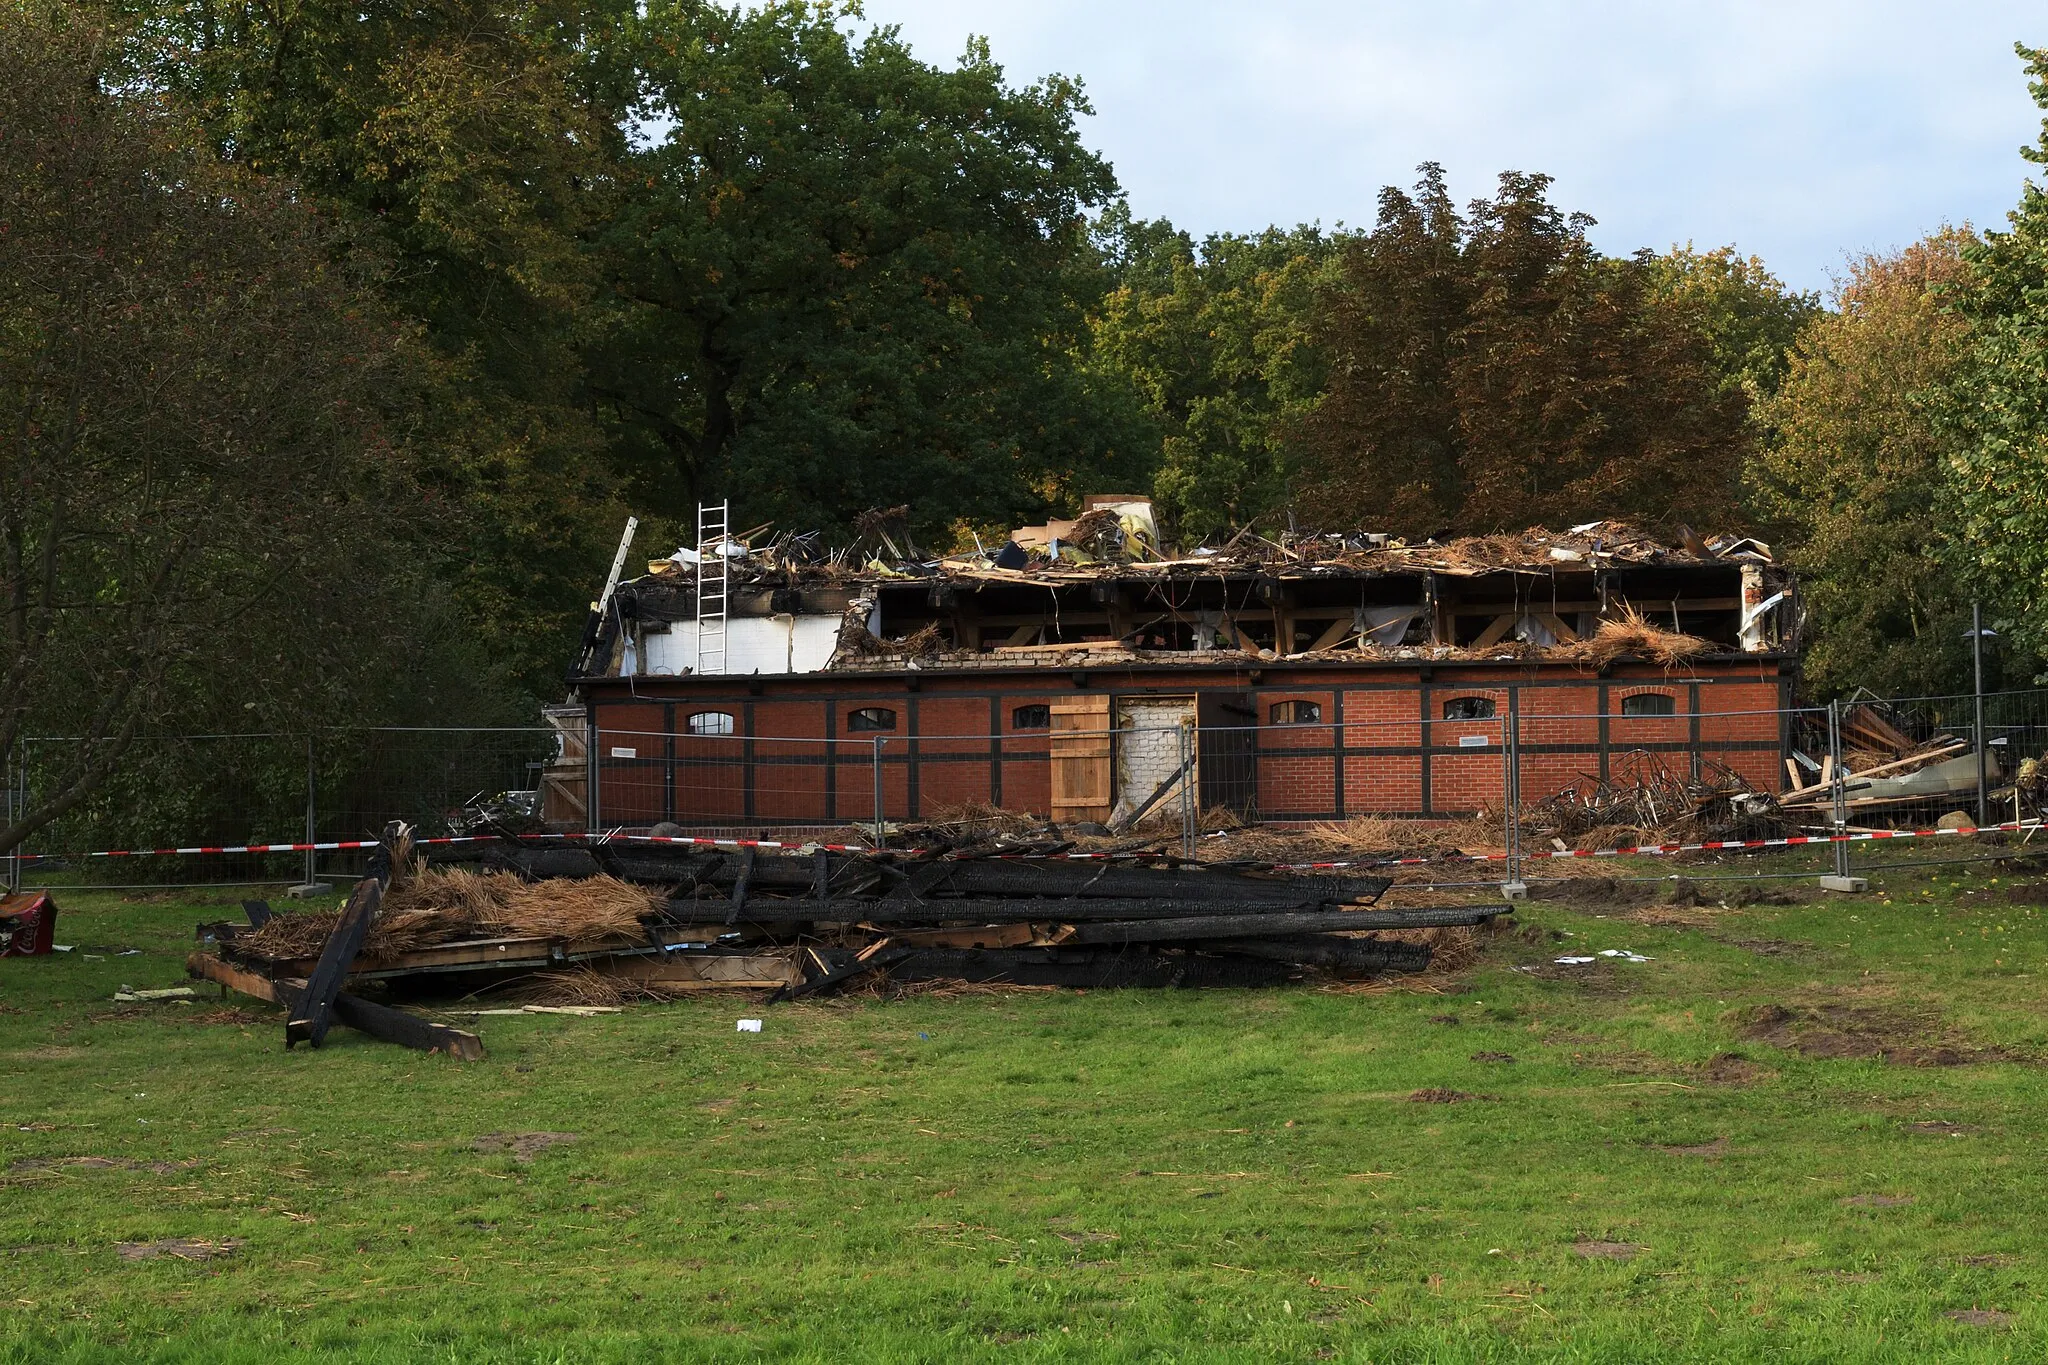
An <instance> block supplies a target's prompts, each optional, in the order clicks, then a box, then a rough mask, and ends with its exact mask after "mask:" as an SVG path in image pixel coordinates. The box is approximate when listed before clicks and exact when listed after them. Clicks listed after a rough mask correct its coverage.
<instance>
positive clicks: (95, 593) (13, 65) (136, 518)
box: [0, 9, 489, 850]
mask: <svg viewBox="0 0 2048 1365" xmlns="http://www.w3.org/2000/svg"><path fill="white" fill-rule="evenodd" d="M110 41H111V39H110V37H109V35H108V34H107V33H106V32H105V31H104V30H103V29H101V28H100V27H98V26H97V25H95V24H93V23H91V22H90V21H88V20H87V19H85V18H84V17H82V16H79V15H76V14H72V13H68V12H66V11H62V10H56V9H51V10H45V11H40V12H34V13H21V12H16V13H14V14H11V15H9V16H8V20H7V22H4V23H0V66H4V67H5V69H6V70H8V71H9V72H11V73H14V75H15V77H16V78H15V79H12V80H10V81H7V82H5V83H4V84H0V433H4V434H0V486H4V488H5V489H6V494H5V497H4V499H0V602H4V605H5V626H4V629H5V632H6V636H5V638H6V651H5V665H4V668H0V752H10V753H11V752H12V751H13V746H14V743H15V741H16V740H17V739H18V738H20V737H22V736H23V735H25V734H29V733H32V732H33V733H37V734H43V735H51V734H56V735H66V736H75V737H76V739H77V741H78V742H77V743H75V744H74V745H72V746H71V747H70V749H69V750H68V753H69V758H68V759H67V762H66V765H65V767H64V768H63V769H62V770H61V771H60V772H59V773H57V774H56V775H55V776H54V777H53V778H51V779H50V781H49V782H48V783H46V784H45V786H44V787H43V789H41V790H39V791H38V792H37V793H36V795H35V800H34V801H33V802H32V803H31V805H30V806H29V808H28V809H27V810H26V811H23V812H17V813H16V815H15V818H14V820H13V823H12V825H11V827H10V828H7V829H5V830H0V850H5V849H7V848H10V847H12V846H14V845H15V844H16V843H18V842H19V841H20V840H21V839H22V838H23V837H25V836H26V835H27V834H29V833H32V832H33V831H34V830H35V829H36V828H38V827H40V825H42V824H43V823H45V822H47V821H48V820H50V819H52V818H55V817H56V816H57V815H60V814H61V813H62V812H63V811H64V810H65V809H67V808H68V807H69V806H71V805H73V804H75V803H76V802H78V801H80V800H83V799H84V798H85V797H86V796H88V795H89V794H90V793H91V791H92V790H93V789H94V788H95V787H96V786H97V785H98V784H99V783H100V782H102V781H103V780H105V778H106V777H107V775H108V774H109V773H110V772H111V771H113V769H114V768H115V767H116V766H117V765H118V764H119V763H120V761H121V759H122V756H123V755H124V753H125V752H126V751H127V749H128V747H129V745H130V744H131V742H132V741H133V740H134V738H135V737H136V735H137V734H138V733H141V732H144V731H149V730H155V729H160V728H162V727H164V726H166V725H167V724H183V725H186V726H190V727H199V726H207V725H214V726H217V725H219V724H221V723H223V722H224V721H225V722H231V723H233V724H234V725H236V726H237V727H238V728H247V727H249V725H250V723H251V722H252V721H253V722H255V724H257V725H259V726H260V725H265V724H269V725H284V726H295V725H303V724H306V723H308V722H310V721H312V720H315V719H320V720H333V719H350V718H359V717H362V716H364V715H367V714H375V715H376V716H377V718H379V719H387V720H392V719H406V718H418V719H424V718H426V717H427V716H429V715H432V714H433V713H435V712H437V711H440V712H444V713H447V712H453V713H457V714H463V713H466V714H469V715H479V714H480V707H482V706H484V705H486V704H487V703H485V702H484V701H483V700H482V698H481V694H482V693H484V692H487V691H488V687H487V685H486V683H485V681H484V679H485V678H487V676H488V672H489V670H488V668H485V669H483V670H478V669H477V668H476V661H475V660H474V659H470V658H457V657H456V655H457V654H458V653H459V651H460V647H461V644H462V642H463V641H464V640H465V639H467V638H468V637H467V636H466V635H453V636H451V635H449V634H447V633H446V632H445V631H443V630H442V629H441V627H442V626H443V624H444V622H443V621H442V619H441V618H440V617H439V615H438V613H437V611H436V608H435V607H434V605H433V603H432V598H431V596H429V597H428V604H427V605H426V606H425V607H424V608H421V607H419V606H418V605H417V603H418V601H419V598H420V596H421V594H422V590H423V589H427V588H429V587H430V580H429V576H428V574H427V573H426V572H425V571H424V565H425V564H427V563H429V562H431V550H430V548H429V547H430V544H431V539H432V536H433V534H434V524H433V519H432V517H431V516H430V515H429V514H428V513H427V512H426V511H425V510H424V509H423V507H422V504H421V501H420V499H419V497H418V491H417V489H418V485H417V483H416V482H415V479H414V474H415V470H414V466H413V461H412V457H411V452H410V448H409V445H408V442H407V440H406V436H405V431H404V417H405V414H406V412H407V411H408V407H409V404H408V397H407V395H408V391H409V389H410V380H409V379H408V377H407V370H408V365H409V362H410V359H411V357H412V355H413V354H414V352H415V338H414V335H413V333H412V331H411V329H410V328H408V327H407V326H406V325H405V324H404V322H403V321H402V319H399V318H397V317H395V316H393V315H392V314H391V313H389V312H388V311H387V310H386V309H385V308H384V306H383V304H382V302H381V300H380V297H379V292H378V286H379V283H380V278H379V273H378V269H379V268H378V262H377V261H376V260H375V258H374V257H372V256H368V255H366V254H365V253H363V252H362V251H361V250H360V249H359V248H358V246H357V244H356V243H354V242H353V241H352V240H351V239H350V236H349V233H348V231H347V230H346V228H345V226H344V225H343V224H342V223H340V222H338V221H337V220H336V219H335V218H334V217H333V216H332V215H330V214H329V213H327V212H326V211H325V210H323V209H322V208H321V207H320V206H319V205H318V204H317V203H311V202H307V201H306V200H303V199H301V198H298V197H296V196H294V195H291V194H289V193H286V192H283V191H282V190H281V189H280V187H278V186H276V185H274V184H271V183H269V182H266V181H265V180H263V179H261V178H260V177H256V176H254V175H251V174H249V173H247V172H246V171H245V170H244V169H242V168H241V167H239V166H237V165H235V164H234V163H230V162H222V161H220V160H218V159H216V158H214V157H212V156H211V155H209V154H208V153H207V152H206V150H205V149H204V148H203V146H201V145H199V139H197V138H196V137H195V136H194V133H193V130H192V129H191V127H190V126H189V125H188V124H187V123H186V122H185V120H184V118H183V117H182V115H181V112H180V111H179V110H178V109H177V108H176V107H175V106H172V105H169V104H167V103H166V102H164V101H162V100H160V99H155V98H151V97H147V96H139V95H116V94H111V93H109V92H108V91H106V90H105V89H104V88H103V87H102V85H101V82H100V73H101V71H102V70H103V68H104V63H105V60H106V55H107V50H108V45H109V43H110ZM396 659H405V660H406V665H405V667H406V672H405V675H404V676H403V678H400V677H398V676H396V675H394V673H393V662H394V660H396ZM229 689H232V691H230V690H229ZM229 708H232V709H231V710H230V709H229Z"/></svg>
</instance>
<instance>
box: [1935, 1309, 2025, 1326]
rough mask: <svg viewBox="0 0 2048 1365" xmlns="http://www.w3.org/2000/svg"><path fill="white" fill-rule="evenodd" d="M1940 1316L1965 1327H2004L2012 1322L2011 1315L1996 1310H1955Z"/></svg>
mask: <svg viewBox="0 0 2048 1365" xmlns="http://www.w3.org/2000/svg"><path fill="white" fill-rule="evenodd" d="M1942 1316H1943V1317H1945V1318H1947V1319H1948V1320H1949V1321H1950V1322H1960V1323H1962V1324H1963V1325H1964V1326H1965V1327H2004V1326H2006V1325H2008V1324H2009V1323H2011V1322H2012V1314H2010V1313H2003V1312H2000V1311H1999V1310H1998V1309H1996V1308H1957V1309H1954V1310H1953V1311H1951V1312H1947V1313H1943V1314H1942Z"/></svg>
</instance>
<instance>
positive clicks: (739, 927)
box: [188, 838, 1509, 1056]
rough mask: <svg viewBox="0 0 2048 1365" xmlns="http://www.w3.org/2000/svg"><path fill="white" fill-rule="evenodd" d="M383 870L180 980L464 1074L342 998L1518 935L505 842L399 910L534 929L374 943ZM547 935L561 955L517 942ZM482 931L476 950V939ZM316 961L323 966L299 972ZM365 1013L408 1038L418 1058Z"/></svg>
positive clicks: (1294, 896)
mask: <svg viewBox="0 0 2048 1365" xmlns="http://www.w3.org/2000/svg"><path fill="white" fill-rule="evenodd" d="M373 864H374V865H373V869H372V875H370V876H368V877H366V878H365V879H364V881H363V882H362V883H360V884H359V885H358V887H357V889H356V892H355V894H354V895H352V896H351V898H350V901H349V903H348V906H347V907H346V908H345V909H344V910H343V911H342V912H341V914H340V915H338V916H334V917H332V923H331V925H330V924H329V923H328V922H327V918H326V917H320V918H318V919H317V920H316V917H315V916H314V915H312V914H309V913H302V914H300V915H282V914H275V913H273V912H272V911H271V910H270V908H269V907H268V906H267V905H264V904H263V903H262V902H249V903H248V904H247V909H248V914H249V920H250V923H249V924H247V925H236V924H210V925H202V926H201V928H200V932H201V935H202V937H203V938H206V939H208V940H210V944H211V947H210V951H206V952H201V953H195V954H194V955H193V957H192V958H191V959H190V961H189V963H188V966H189V967H190V969H191V971H192V972H193V974H194V975H196V976H201V977H205V978H207V979H210V980H214V981H218V982H221V983H222V984H223V985H226V986H229V987H232V988H234V989H237V990H241V991H244V992H245V993H248V994H253V995H258V996H261V997H263V998H266V999H274V1000H277V1001H279V1002H280V1003H284V1004H286V1005H287V1006H288V1013H290V1014H291V1016H292V1018H291V1020H290V1022H289V1025H288V1030H287V1039H288V1042H295V1041H300V1040H304V1041H308V1042H312V1043H314V1044H315V1045H316V1046H317V1045H318V1043H319V1041H320V1038H321V1037H322V1036H324V1033H325V1029H326V1023H327V1020H328V1019H330V1018H334V1019H338V1020H339V1021H340V1022H342V1023H345V1024H349V1025H351V1026H353V1027H356V1028H359V1029H363V1030H364V1031H367V1032H371V1033H373V1034H376V1035H377V1036H381V1037H386V1038H389V1039H390V1040H391V1041H397V1042H402V1043H408V1044H410V1045H413V1046H421V1047H428V1048H434V1049H438V1050H444V1051H449V1052H451V1053H453V1054H455V1055H458V1056H470V1055H481V1051H482V1046H481V1042H480V1040H477V1039H475V1038H474V1036H473V1035H469V1034H458V1031H456V1030H446V1029H442V1030H440V1032H439V1033H435V1034H431V1035H429V1034H425V1033H421V1032H420V1031H419V1030H420V1029H428V1028H438V1026H430V1025H426V1024H425V1023H424V1021H420V1020H418V1019H416V1018H415V1017H414V1016H411V1015H408V1014H405V1013H404V1012H402V1011H397V1010H391V1009H389V1008H388V1007H385V1006H382V1005H377V1004H374V1003H372V1002H370V1001H368V1000H365V999H362V998H361V997H359V996H352V995H350V994H348V992H347V991H346V990H344V987H348V988H361V987H366V986H371V985H372V984H373V983H375V984H377V985H379V986H380V987H381V988H382V989H385V990H392V991H396V990H401V989H402V990H405V991H406V992H407V993H408V994H417V995H426V994H439V995H442V996H446V995H448V994H451V993H452V994H473V993H475V992H477V991H479V990H490V989H496V988H515V989H516V988H518V987H520V986H521V985H522V984H525V983H530V982H532V981H533V980H534V979H535V978H536V977H537V976H544V975H549V974H560V973H565V972H579V973H586V974H590V975H594V976H596V977H600V978H604V979H606V980H608V981H612V982H616V983H617V984H618V985H619V987H620V989H621V995H622V997H623V998H632V997H634V996H642V997H654V998H660V997H663V996H669V995H675V994H684V993H690V992H695V991H701V990H741V991H760V990H770V991H772V992H773V995H772V996H771V1000H786V999H797V998H801V997H804V996H809V995H816V994H822V993H829V992H832V991H836V990H841V989H844V988H846V987H848V986H851V985H855V984H871V983H874V982H877V981H881V980H888V981H896V982H930V981H966V982H997V983H1010V984H1014V985H1028V986H1070V987H1079V988H1101V987H1110V986H1149V987H1165V986H1186V987H1193V986H1261V985H1277V984H1280V983H1283V982H1287V981H1292V980H1301V979H1304V978H1307V977H1310V976H1317V977H1337V978H1349V979H1356V978H1363V977H1371V976H1376V975H1380V974H1383V973H1394V972H1415V971H1421V970H1423V969H1425V968H1427V967H1428V965H1429V962H1430V954H1431V949H1430V946H1429V945H1428V944H1427V943H1423V942H1413V941H1405V940H1404V939H1402V938H1400V937H1387V935H1395V934H1408V935H1410V936H1411V937H1412V936H1413V931H1416V930H1428V929H1443V928H1456V927H1469V926H1476V925H1481V924H1484V923H1486V922H1488V921H1490V920H1491V919H1493V918H1495V917H1496V916H1499V915H1503V914H1507V913H1509V907H1508V906H1505V905H1469V906H1465V905H1461V906H1427V907H1414V908H1403V909H1381V908H1376V906H1375V904H1374V903H1375V902H1376V901H1377V900H1378V899H1379V897H1380V896H1381V895H1382V894H1383V893H1384V892H1385V891H1386V890H1387V888H1388V887H1389V886H1390V885H1391V884H1392V883H1391V880H1390V879H1388V878H1385V877H1371V876H1337V875H1321V874H1317V875H1298V874H1296V875H1289V874H1284V873H1280V872H1276V871H1273V870H1270V869H1265V870H1261V869H1257V868H1246V869H1238V868H1230V869H1224V868H1216V867H1203V866H1199V865H1193V864H1179V863H1176V862H1174V861H1172V860H1162V859H1156V858H1155V859H1152V860H1149V861H1148V860H1146V859H1145V858H1144V857H1142V856H1141V857H1112V858H1100V859H1088V860H1080V859H1068V858H1061V857H1035V856H974V855H966V856H962V855H959V854H957V853H954V852H951V851H945V852H939V853H933V854H926V855H923V856H919V855H914V854H897V853H888V852H880V853H857V852H845V851H837V850H830V849H824V848H817V849H814V850H812V851H809V852H803V853H795V854H788V853H771V852H768V851H765V850H760V849H755V848H739V849H731V850H728V849H705V848H680V847H675V846H668V845H653V844H642V843H636V842H631V841H627V842H621V843H613V844H603V845H597V846H593V847H589V848H562V847H559V846H554V847H549V846H535V845H534V844H532V843H530V842H526V841H522V840H518V839H515V838H507V839H505V840H503V841H501V842H499V843H496V844H489V845H482V846H471V847H469V848H465V849H462V850H461V851H459V852H452V853H449V854H447V855H445V856H437V857H436V858H435V859H434V861H433V863H432V864H431V865H424V866H421V865H415V870H414V871H412V872H411V873H410V874H409V875H408V876H405V877H402V878H401V881H403V882H404V883H405V886H404V888H403V890H402V891H400V890H391V891H390V897H391V899H392V902H393V904H403V903H404V902H402V901H401V900H400V899H399V898H400V897H401V895H405V896H410V897H412V898H413V900H412V902H411V903H413V904H418V903H420V902H421V900H422V899H423V898H424V899H425V900H427V901H431V900H432V899H433V898H434V897H435V896H437V895H439V894H440V890H441V889H444V888H446V887H448V886H454V885H461V886H476V885H483V884H486V883H489V884H491V885H493V886H504V887H509V888H511V889H512V891H513V894H514V896H515V898H516V902H517V904H518V905H519V906H523V907H527V909H526V910H524V911H522V912H521V913H522V914H524V915H526V916H527V917H528V918H527V919H525V920H522V919H521V918H520V917H519V915H514V916H511V917H509V918H496V919H486V920H482V921H480V920H478V919H477V918H475V917H474V916H468V917H465V916H463V915H459V914H456V913H454V912H452V911H428V910H418V909H410V910H407V909H399V910H394V911H392V912H391V913H389V914H387V915H386V916H385V917H384V921H383V922H382V923H381V924H380V920H379V910H380V901H382V900H383V899H384V898H385V896H386V892H387V889H388V888H389V887H390V871H391V868H392V867H393V866H394V865H398V866H403V854H402V852H401V853H400V855H399V856H398V857H396V858H394V857H393V856H391V854H390V853H388V852H387V851H385V850H380V853H379V856H378V858H377V859H376V860H373ZM465 879H466V880H465ZM606 887H610V888H621V889H622V890H621V891H620V892H619V894H617V895H615V896H612V897H611V898H610V899H611V901H612V902H614V903H616V904H619V905H623V906H624V907H625V911H630V912H632V913H630V914H628V913H625V912H624V911H621V912H615V913H613V914H612V915H611V917H610V918H605V917H603V916H590V917H588V918H586V919H585V920H584V922H583V924H582V927H577V926H574V925H570V924H568V923H566V922H565V921H564V919H563V917H561V916H559V915H557V916H553V917H549V916H548V915H547V908H548V905H549V903H550V901H551V900H560V901H562V902H564V903H568V902H571V901H574V902H575V903H577V904H579V905H587V904H590V903H592V901H593V897H592V895H591V891H592V889H593V888H597V889H599V890H600V891H601V890H602V889H603V888H606ZM599 899H603V898H602V897H600V898H599ZM280 921H283V924H280ZM302 921H303V922H305V923H304V927H306V928H310V929H313V930H315V931H316V932H315V934H314V935H313V936H312V937H310V938H309V937H307V936H305V935H302V934H298V935H295V934H293V933H290V932H285V931H287V930H290V929H292V928H293V927H294V926H295V925H297V924H299V922H302ZM539 922H545V923H546V924H548V925H549V926H550V928H551V929H552V932H531V931H528V930H525V929H523V928H522V927H521V925H522V923H539ZM481 924H488V925H489V926H490V928H489V930H488V931H484V932H480V931H479V925H481ZM443 930H445V932H446V934H447V935H448V936H447V937H442V936H441V931H443ZM323 934H324V938H323V937H321V935H323ZM315 942H317V943H318V944H319V952H318V954H317V955H313V954H311V953H309V952H308V951H306V948H307V946H308V945H309V944H311V943H315ZM279 945H296V946H285V947H280V946H279ZM337 1001H339V1002H343V1003H341V1004H340V1005H339V1006H337V1003H336V1002H337ZM378 1011H381V1012H382V1014H383V1015H397V1016H399V1018H400V1019H401V1020H410V1021H412V1022H413V1023H414V1024H417V1025H419V1029H413V1030H411V1031H410V1035H409V1036H408V1033H407V1031H406V1030H404V1029H401V1028H396V1027H394V1026H393V1021H391V1020H389V1019H385V1018H380V1017H378V1015H377V1014H376V1012H378ZM365 1020H367V1021H368V1023H367V1024H366V1023H365V1022H364V1021H365ZM380 1025H381V1027H382V1031H381V1032H380V1028H379V1026H380Z"/></svg>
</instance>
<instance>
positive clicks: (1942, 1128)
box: [1906, 1119, 1977, 1137]
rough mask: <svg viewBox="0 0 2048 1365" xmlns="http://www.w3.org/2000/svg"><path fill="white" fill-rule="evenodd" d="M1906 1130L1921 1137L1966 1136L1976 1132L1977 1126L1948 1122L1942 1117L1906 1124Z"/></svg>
mask: <svg viewBox="0 0 2048 1365" xmlns="http://www.w3.org/2000/svg"><path fill="white" fill-rule="evenodd" d="M1906 1131H1907V1132H1909V1133H1918V1134H1920V1135H1921V1136H1923V1137H1967V1136H1968V1135H1970V1134H1971V1133H1974V1132H1976V1131H1977V1128H1976V1126H1975V1125H1974V1124H1968V1123H1949V1122H1947V1121H1946V1120H1944V1119H1927V1120H1924V1121H1922V1122H1920V1123H1909V1124H1907V1125H1906Z"/></svg>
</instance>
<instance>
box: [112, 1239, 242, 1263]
mask: <svg viewBox="0 0 2048 1365" xmlns="http://www.w3.org/2000/svg"><path fill="white" fill-rule="evenodd" d="M241 1244H242V1239H241V1238H239V1237H225V1238H222V1239H221V1240H220V1241H218V1242H208V1241H203V1240H201V1239H199V1238H196V1237H165V1238H163V1239H161V1240H159V1241H155V1242H116V1243H114V1250H115V1251H117V1252H119V1253H120V1256H121V1259H122V1260H124V1261H154V1260H155V1259H157V1258H158V1257H159V1256H170V1257H174V1258H175V1259H177V1260H180V1261H212V1260H218V1259H219V1258H220V1257H222V1256H232V1255H234V1254H235V1248H236V1247H238V1246H240V1245H241Z"/></svg>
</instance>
